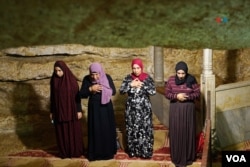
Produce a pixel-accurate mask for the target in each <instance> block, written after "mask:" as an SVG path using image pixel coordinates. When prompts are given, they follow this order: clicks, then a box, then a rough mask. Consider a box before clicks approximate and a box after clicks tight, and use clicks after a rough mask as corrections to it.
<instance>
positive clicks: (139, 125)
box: [120, 74, 156, 158]
mask: <svg viewBox="0 0 250 167" xmlns="http://www.w3.org/2000/svg"><path fill="white" fill-rule="evenodd" d="M131 82H132V76H131V75H130V74H129V75H127V76H126V77H125V78H124V80H123V82H122V85H121V87H120V93H121V94H125V93H127V94H128V98H127V101H126V110H125V126H126V137H127V153H128V154H129V156H130V157H134V156H136V157H141V158H150V157H151V156H152V154H153V144H154V136H153V123H152V108H151V102H150V98H149V96H150V95H155V94H156V89H155V85H154V81H153V79H152V78H151V77H150V76H149V75H148V77H147V78H146V79H145V80H144V81H143V83H144V84H143V86H142V87H141V88H140V89H137V88H132V87H131V86H130V84H131Z"/></svg>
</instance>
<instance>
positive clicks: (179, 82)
mask: <svg viewBox="0 0 250 167" xmlns="http://www.w3.org/2000/svg"><path fill="white" fill-rule="evenodd" d="M178 70H183V71H184V72H185V73H186V76H185V78H184V79H181V80H180V79H179V78H178V76H177V74H176V76H175V84H176V85H182V84H184V83H186V84H187V87H189V88H192V85H193V84H195V83H197V81H196V79H195V77H193V76H192V75H190V74H189V73H188V66H187V64H186V63H185V62H184V61H179V62H178V63H177V64H176V66H175V71H176V72H177V71H178Z"/></svg>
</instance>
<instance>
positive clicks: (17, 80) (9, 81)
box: [0, 45, 250, 151]
mask: <svg viewBox="0 0 250 167" xmlns="http://www.w3.org/2000/svg"><path fill="white" fill-rule="evenodd" d="M249 52H250V50H248V49H245V50H237V51H214V53H213V54H214V56H213V70H214V74H215V75H216V84H217V85H219V84H222V83H230V82H237V81H243V80H248V79H249V78H250V73H249V70H250V68H248V66H249V64H250V56H249ZM202 53H203V52H202V50H184V49H170V48H164V77H165V80H166V79H167V78H168V77H169V76H170V75H172V74H174V66H175V64H176V62H178V61H179V60H184V61H186V62H187V63H188V65H189V72H190V73H191V74H194V75H195V76H196V78H197V80H198V82H199V80H200V74H201V73H202V62H203V56H202ZM135 57H140V58H142V59H143V61H144V66H145V70H144V71H146V72H148V73H149V74H150V75H152V77H153V76H154V68H153V52H152V47H146V48H137V49H126V48H99V47H93V46H83V45H56V46H34V47H20V48H9V49H5V50H2V51H1V52H0V59H1V66H0V96H1V99H0V134H1V135H0V140H1V139H2V140H1V141H2V142H1V144H2V145H6V146H7V145H10V144H13V143H15V144H16V149H22V148H32V147H34V145H35V146H39V145H40V146H41V147H42V146H48V145H49V144H51V145H52V144H53V143H54V142H55V139H54V131H53V126H52V124H51V123H50V120H49V81H50V76H51V75H52V72H53V64H54V62H55V61H56V60H64V61H65V62H66V63H67V65H68V66H69V68H70V69H71V70H72V71H73V73H74V74H75V75H76V77H77V78H78V81H79V86H81V81H82V78H83V76H84V75H86V74H88V66H89V65H90V64H91V63H92V62H94V61H98V62H100V63H101V64H102V65H103V66H104V69H105V71H106V73H108V74H110V75H111V76H112V78H113V80H114V83H115V86H116V88H117V91H118V89H119V87H120V84H121V82H122V79H123V78H124V77H125V75H127V74H128V73H130V72H131V66H130V65H131V60H132V59H133V58H135ZM125 99H126V96H125V95H123V96H122V95H120V94H119V92H118V93H117V94H116V95H115V96H114V97H113V103H114V109H115V111H116V122H117V126H118V127H121V128H122V127H123V123H124V121H123V111H124V102H125ZM86 104H87V100H86V99H83V100H82V106H83V110H84V119H83V126H84V127H85V128H84V134H85V137H86V135H87V131H86V117H87V115H86V114H87V112H86V110H87V106H86ZM48 137H49V138H48ZM4 139H5V140H4ZM6 149H7V148H6ZM9 151H11V150H9Z"/></svg>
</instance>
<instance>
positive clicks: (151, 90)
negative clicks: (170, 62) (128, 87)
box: [142, 76, 156, 96]
mask: <svg viewBox="0 0 250 167" xmlns="http://www.w3.org/2000/svg"><path fill="white" fill-rule="evenodd" d="M142 88H143V89H144V90H145V91H146V94H147V95H151V96H152V95H155V94H156V89H155V84H154V80H153V78H152V77H150V76H149V77H148V79H147V81H146V82H145V85H144V86H143V87H142Z"/></svg>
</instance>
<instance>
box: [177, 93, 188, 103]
mask: <svg viewBox="0 0 250 167" xmlns="http://www.w3.org/2000/svg"><path fill="white" fill-rule="evenodd" d="M187 98H188V95H186V93H179V94H177V99H178V100H179V101H185V100H187Z"/></svg>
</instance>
